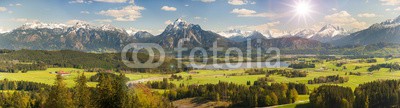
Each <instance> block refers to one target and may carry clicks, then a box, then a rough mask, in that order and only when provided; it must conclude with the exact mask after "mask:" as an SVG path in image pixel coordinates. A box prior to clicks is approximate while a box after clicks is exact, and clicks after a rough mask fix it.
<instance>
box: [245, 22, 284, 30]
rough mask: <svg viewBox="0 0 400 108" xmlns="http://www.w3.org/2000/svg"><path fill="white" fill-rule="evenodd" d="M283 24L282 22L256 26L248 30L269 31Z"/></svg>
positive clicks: (249, 27)
mask: <svg viewBox="0 0 400 108" xmlns="http://www.w3.org/2000/svg"><path fill="white" fill-rule="evenodd" d="M280 23H281V22H280V21H275V22H269V23H265V24H261V25H254V26H248V27H246V28H248V29H250V30H256V31H265V30H268V29H271V28H272V27H274V26H277V25H279V24H280Z"/></svg>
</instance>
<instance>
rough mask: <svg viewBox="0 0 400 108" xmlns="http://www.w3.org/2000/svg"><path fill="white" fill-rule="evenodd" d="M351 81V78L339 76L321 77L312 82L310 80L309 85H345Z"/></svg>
mask: <svg viewBox="0 0 400 108" xmlns="http://www.w3.org/2000/svg"><path fill="white" fill-rule="evenodd" d="M348 81H349V77H346V76H344V77H342V76H339V75H331V76H320V77H317V78H314V79H312V80H308V84H320V83H345V82H348Z"/></svg>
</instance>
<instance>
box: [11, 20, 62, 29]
mask: <svg viewBox="0 0 400 108" xmlns="http://www.w3.org/2000/svg"><path fill="white" fill-rule="evenodd" d="M66 27H68V26H67V25H65V24H55V23H50V24H47V23H41V22H32V23H25V24H24V25H22V26H21V27H19V28H18V29H22V30H26V29H44V28H46V29H56V28H59V29H63V28H66Z"/></svg>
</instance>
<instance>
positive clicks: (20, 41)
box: [0, 17, 400, 54]
mask: <svg viewBox="0 0 400 108" xmlns="http://www.w3.org/2000/svg"><path fill="white" fill-rule="evenodd" d="M266 31H267V30H266ZM294 31H295V32H290V33H272V32H271V31H269V32H263V33H261V32H259V31H245V30H239V29H232V30H228V31H221V32H213V31H209V30H203V29H202V28H201V26H200V25H197V24H191V23H189V22H186V21H184V20H183V19H181V18H179V19H177V20H175V22H172V23H171V24H169V25H167V27H166V28H165V30H164V31H163V32H162V33H161V34H159V35H153V34H151V33H149V32H147V31H135V32H132V31H128V30H124V29H120V28H116V27H113V26H111V25H102V26H93V25H90V24H87V23H84V22H77V23H76V24H75V25H66V24H46V23H40V22H34V23H26V24H24V25H22V26H20V27H18V28H16V29H14V30H12V31H10V32H5V33H2V34H0V40H1V42H0V47H1V48H0V49H11V50H19V49H31V50H77V51H85V52H119V51H121V49H122V48H123V47H124V46H125V45H127V44H129V43H132V42H146V43H157V44H159V45H161V46H162V47H164V48H166V49H173V48H176V47H177V46H178V43H179V40H181V39H183V38H188V39H189V40H187V41H184V44H183V45H184V47H187V48H195V47H203V48H211V47H212V45H213V43H214V42H217V45H218V46H219V47H223V48H229V47H239V48H246V47H247V46H248V45H247V44H248V43H247V42H248V40H249V41H250V42H251V47H252V48H258V47H261V48H264V49H265V48H270V47H277V48H280V49H288V51H287V52H283V53H304V52H298V51H305V50H315V49H318V51H316V52H308V53H311V54H314V53H333V54H347V53H351V54H353V53H357V52H358V53H359V51H357V50H355V49H358V50H359V49H362V50H368V51H369V52H373V51H370V50H371V48H369V47H367V46H369V45H370V46H371V45H376V44H380V45H381V47H382V48H391V47H393V46H395V45H397V44H399V43H400V17H398V18H396V19H391V20H387V21H384V22H382V23H377V24H373V25H372V26H370V27H369V28H367V29H365V30H360V31H357V32H354V33H351V32H349V31H348V30H345V29H344V28H342V27H340V26H335V25H332V24H327V25H325V26H323V27H322V28H321V29H302V30H294ZM368 48H369V49H368ZM328 49H332V50H328ZM372 49H374V48H372ZM289 50H290V51H289ZM321 50H326V51H325V52H324V51H322V52H321ZM349 50H350V51H349ZM374 50H379V48H375V49H374ZM284 51H285V50H284ZM346 51H347V52H346ZM353 51H354V52H353ZM337 52H340V53H337Z"/></svg>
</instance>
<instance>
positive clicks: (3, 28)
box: [0, 27, 11, 33]
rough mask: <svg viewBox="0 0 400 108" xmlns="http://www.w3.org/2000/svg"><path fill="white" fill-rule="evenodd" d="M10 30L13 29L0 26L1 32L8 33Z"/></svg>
mask: <svg viewBox="0 0 400 108" xmlns="http://www.w3.org/2000/svg"><path fill="white" fill-rule="evenodd" d="M10 31H11V29H6V28H5V27H0V33H7V32H10Z"/></svg>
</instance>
